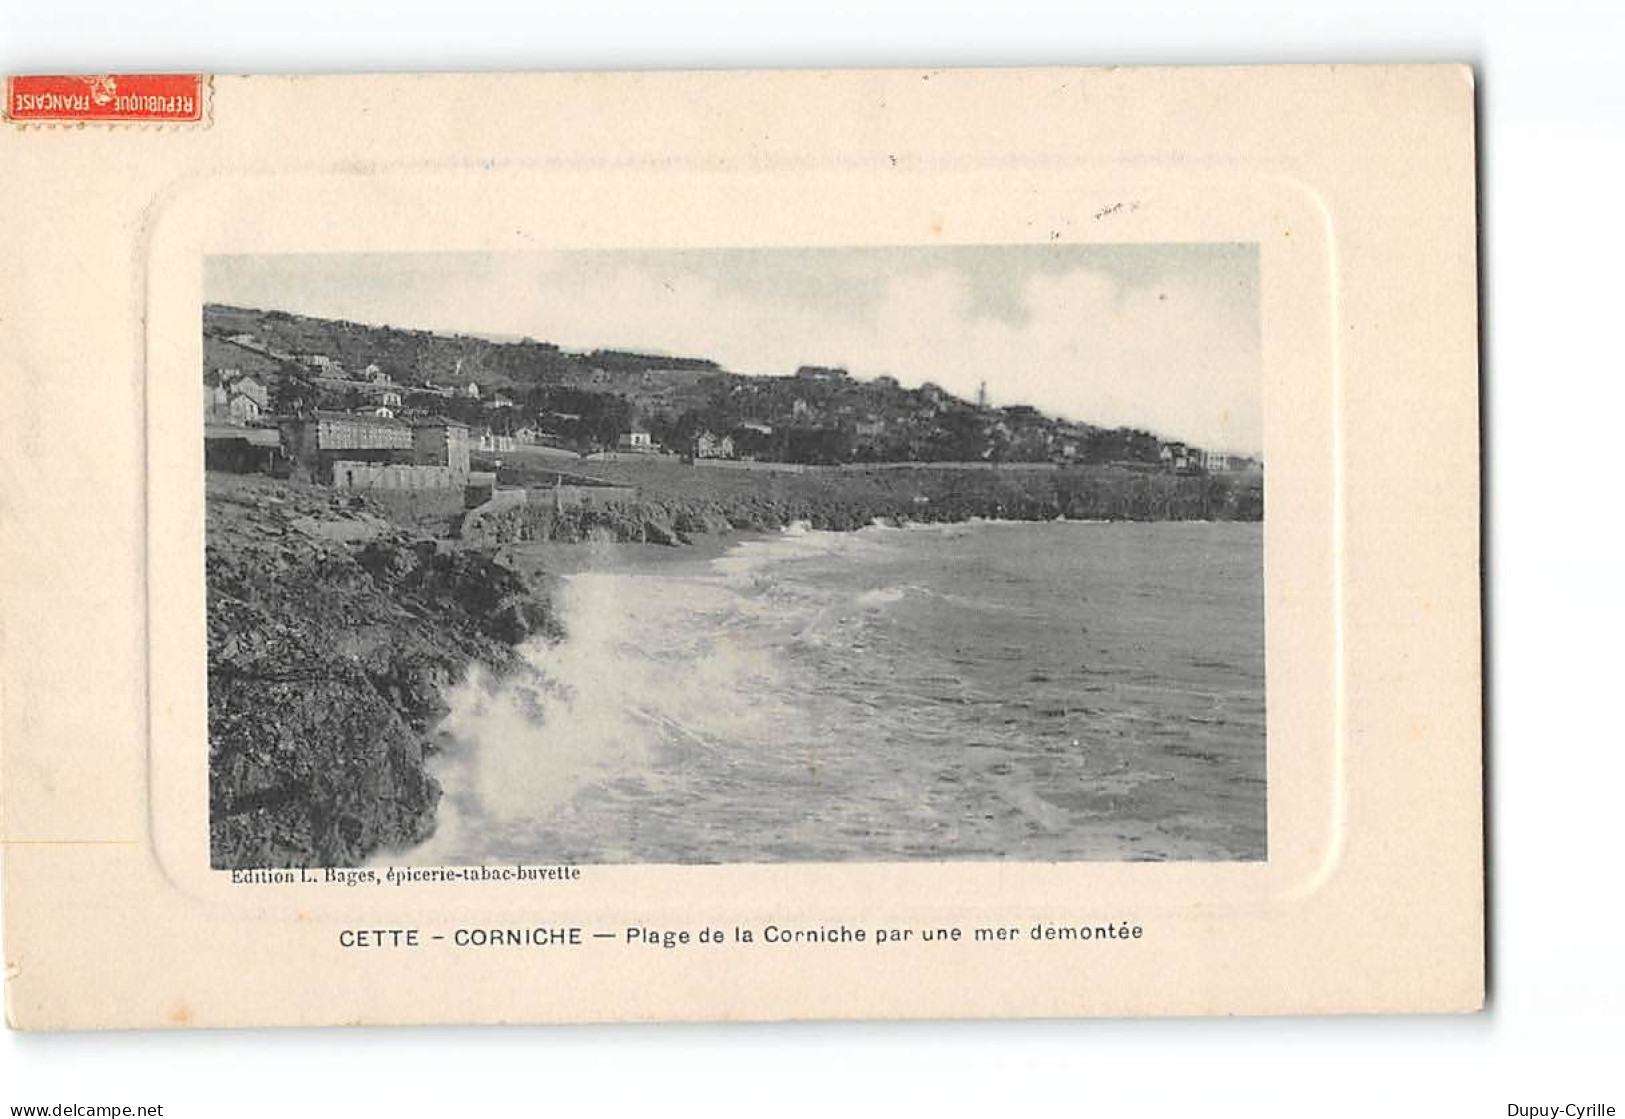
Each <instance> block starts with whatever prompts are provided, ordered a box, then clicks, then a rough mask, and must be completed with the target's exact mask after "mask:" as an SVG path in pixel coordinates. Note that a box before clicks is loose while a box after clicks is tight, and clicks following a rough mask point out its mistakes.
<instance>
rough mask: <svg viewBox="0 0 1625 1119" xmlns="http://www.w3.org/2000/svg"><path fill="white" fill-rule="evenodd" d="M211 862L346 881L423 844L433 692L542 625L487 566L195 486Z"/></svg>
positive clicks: (271, 493)
mask: <svg viewBox="0 0 1625 1119" xmlns="http://www.w3.org/2000/svg"><path fill="white" fill-rule="evenodd" d="M208 508H209V538H208V555H207V580H208V595H209V604H208V606H209V610H208V668H209V799H210V847H211V858H212V862H213V865H214V866H216V867H219V868H228V867H286V866H350V865H354V864H356V863H359V862H362V861H364V860H365V859H367V858H368V857H369V856H371V855H372V854H374V853H375V852H377V851H379V850H381V849H386V848H392V847H403V846H407V845H410V844H412V843H415V842H418V841H421V840H423V839H425V838H427V836H428V835H429V834H430V833H431V832H432V831H433V828H434V814H435V806H436V803H437V802H438V800H439V797H440V789H439V787H438V785H437V784H436V783H435V781H434V778H433V777H432V776H430V774H429V772H428V769H427V767H426V764H425V759H426V755H427V754H428V753H429V752H430V750H431V749H432V745H431V739H430V737H429V736H430V733H431V732H432V730H433V728H434V726H435V724H436V723H437V722H438V721H439V719H440V717H441V715H443V714H444V712H445V708H444V705H443V701H442V699H441V694H442V691H443V690H444V689H445V688H446V686H448V685H449V684H451V683H453V682H455V680H456V679H457V678H458V677H459V676H460V675H461V674H462V673H463V672H464V671H465V670H466V669H467V667H468V666H469V665H470V664H471V663H479V664H483V665H485V666H487V667H489V668H491V669H494V670H496V671H499V672H500V671H504V670H506V669H508V668H509V667H511V666H512V665H513V663H514V658H515V654H514V651H513V647H514V646H515V645H516V644H518V643H519V642H521V641H523V640H525V639H526V638H528V637H530V636H532V635H534V634H537V633H549V634H552V633H555V632H556V624H555V622H554V620H553V617H552V615H551V613H550V612H549V609H548V604H547V599H546V596H545V594H544V593H543V592H542V591H541V589H540V588H538V587H536V586H533V585H531V584H529V583H527V582H526V581H525V580H524V578H523V577H521V576H520V575H519V574H518V573H517V572H515V571H513V570H512V569H510V568H508V567H507V566H505V565H503V564H501V563H499V562H497V561H496V559H495V558H494V557H493V555H492V554H491V553H490V552H489V551H485V550H481V549H478V548H470V547H465V546H460V545H457V544H454V543H452V542H449V541H445V540H436V539H432V538H424V537H421V536H416V535H414V534H413V533H412V532H410V531H408V530H404V529H402V528H401V527H399V526H398V525H397V524H396V523H395V522H393V521H391V520H390V519H389V518H388V516H387V514H386V512H385V511H384V510H383V509H381V507H378V506H376V505H373V504H372V503H370V502H367V501H365V500H363V499H358V498H353V497H344V496H338V495H334V494H332V493H331V492H330V491H329V492H324V491H321V490H313V489H299V488H292V487H287V486H264V485H257V484H255V483H253V482H250V481H248V480H243V479H225V478H216V477H211V479H210V492H209V503H208Z"/></svg>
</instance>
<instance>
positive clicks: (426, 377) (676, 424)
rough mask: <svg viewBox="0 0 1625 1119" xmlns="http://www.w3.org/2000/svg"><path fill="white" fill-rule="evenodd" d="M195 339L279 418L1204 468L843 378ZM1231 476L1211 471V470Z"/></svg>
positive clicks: (724, 454) (885, 384)
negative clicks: (306, 413)
mask: <svg viewBox="0 0 1625 1119" xmlns="http://www.w3.org/2000/svg"><path fill="white" fill-rule="evenodd" d="M203 333H204V373H205V375H206V376H207V375H209V374H212V373H215V372H216V371H218V370H221V369H236V370H240V371H241V372H243V373H245V374H253V375H254V376H256V377H258V378H261V379H262V380H264V381H266V382H267V387H268V388H270V389H271V396H272V402H273V410H276V411H283V412H294V411H302V410H305V409H307V408H310V407H326V408H356V407H360V406H362V405H363V404H365V403H366V402H367V400H368V399H370V397H369V396H368V394H367V393H365V392H363V391H362V382H363V381H365V380H367V379H368V378H369V377H371V378H373V379H376V378H377V376H378V375H379V374H382V376H383V377H385V378H387V379H388V380H389V381H390V382H391V383H393V384H394V385H396V386H399V387H400V389H401V393H400V395H401V396H402V397H403V400H402V403H401V405H400V406H399V409H398V410H399V411H400V412H401V413H402V414H405V415H411V414H414V413H421V414H433V413H440V414H449V415H452V416H455V417H456V418H458V419H461V420H463V421H464V422H467V423H470V424H473V425H475V426H476V427H480V428H487V427H488V428H490V429H491V430H492V431H494V432H497V433H499V434H504V435H507V434H515V433H518V434H519V435H521V436H522V437H523V438H526V439H527V440H530V441H536V442H544V443H552V444H554V445H557V446H562V447H568V448H570V449H574V450H579V451H583V452H587V451H593V450H599V449H604V448H612V447H614V446H615V445H616V443H617V440H618V439H619V438H620V437H621V436H622V435H625V434H626V433H628V432H634V431H646V432H648V433H649V435H650V437H651V441H652V443H653V444H654V445H655V446H656V447H664V448H665V449H667V450H670V451H672V452H674V453H679V454H690V453H696V454H699V455H701V456H706V457H718V458H742V459H759V460H765V461H778V462H794V463H815V464H835V463H853V462H966V461H985V462H1078V463H1094V464H1104V463H1114V462H1128V463H1142V464H1163V465H1166V466H1168V467H1169V469H1171V470H1177V471H1181V472H1187V471H1188V472H1193V473H1194V472H1199V471H1201V470H1203V469H1205V468H1207V467H1208V466H1211V465H1212V463H1210V462H1209V461H1208V460H1207V459H1204V458H1203V457H1202V455H1201V453H1200V452H1199V451H1198V450H1197V449H1196V448H1193V447H1187V446H1186V445H1185V444H1183V443H1180V442H1173V441H1168V440H1164V439H1161V438H1159V437H1158V436H1156V435H1154V434H1152V433H1151V432H1148V431H1143V430H1137V429H1130V428H1110V429H1108V428H1102V427H1098V426H1095V425H1091V424H1087V423H1075V422H1070V421H1068V420H1065V419H1062V418H1058V417H1054V416H1049V415H1046V414H1044V413H1042V412H1040V411H1039V410H1037V409H1036V408H1032V407H1030V406H1026V405H1012V406H1007V407H1002V408H993V407H988V406H985V405H981V404H978V403H973V402H971V401H967V400H964V399H962V398H959V397H956V396H954V395H953V394H952V393H949V392H946V391H945V390H943V389H941V388H940V387H938V386H936V385H933V384H930V383H927V384H923V385H920V386H918V387H916V388H905V387H904V386H902V385H901V384H899V383H898V382H897V381H896V380H895V379H893V378H890V377H877V378H875V379H873V380H859V379H857V378H854V377H852V376H850V375H849V374H848V373H847V372H846V371H845V370H843V369H832V368H825V367H819V366H804V367H803V368H801V369H800V370H798V371H797V372H796V373H794V374H791V375H787V376H770V375H747V374H743V373H738V372H731V371H727V370H724V369H721V368H720V367H719V366H718V365H717V364H716V363H715V362H713V361H710V360H708V359H706V358H703V357H670V356H663V355H658V354H640V353H632V352H625V351H612V350H597V351H591V352H585V353H572V352H569V351H566V350H563V349H561V348H560V347H558V346H556V345H553V344H551V343H548V342H540V341H535V340H531V339H522V340H506V341H504V340H498V339H490V338H480V337H474V336H471V335H460V334H456V335H454V334H438V333H434V332H431V331H423V330H401V329H397V328H395V327H377V326H367V325H364V324H360V323H352V322H345V321H342V320H331V319H319V318H310V317H306V316H301V315H291V314H287V313H285V312H282V311H274V310H255V309H250V308H242V307H228V306H222V305H218V304H209V305H206V306H205V307H204V310H203ZM369 370H370V372H369ZM1252 465H1255V464H1254V463H1251V462H1249V461H1245V460H1242V461H1238V462H1236V463H1235V464H1234V467H1248V466H1252ZM1234 467H1233V466H1232V464H1231V463H1230V462H1229V461H1228V460H1219V465H1218V466H1217V467H1216V468H1217V469H1231V468H1234Z"/></svg>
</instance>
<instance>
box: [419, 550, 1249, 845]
mask: <svg viewBox="0 0 1625 1119" xmlns="http://www.w3.org/2000/svg"><path fill="white" fill-rule="evenodd" d="M616 547H623V548H624V547H625V546H616V545H605V546H604V548H605V556H606V558H607V557H609V556H611V555H612V552H613V549H615V548H616ZM558 604H559V607H560V610H561V613H562V618H563V621H564V624H565V626H566V628H567V631H568V636H567V638H566V639H564V640H563V641H561V642H558V643H554V644H549V643H547V642H545V641H541V640H537V641H535V642H533V643H531V644H529V645H527V646H525V647H524V648H523V649H522V652H523V654H524V657H525V661H526V662H527V664H528V666H529V669H530V670H529V671H527V672H522V673H519V674H517V675H510V676H508V677H507V678H505V679H501V680H497V679H493V678H491V677H490V676H488V675H486V674H484V673H482V672H479V671H475V672H473V673H471V674H470V675H469V677H468V678H467V679H466V680H465V681H463V682H462V683H461V685H459V686H458V687H457V688H456V689H455V690H454V692H453V693H452V694H451V696H450V697H449V700H450V704H451V713H450V715H449V716H448V717H447V718H446V720H445V722H444V725H443V727H442V728H441V733H440V738H439V742H440V748H439V750H438V752H437V753H436V755H435V758H434V761H433V763H432V764H433V771H434V772H435V774H436V776H437V777H438V779H439V780H440V782H441V783H442V786H443V787H444V790H445V796H444V799H443V800H442V802H441V805H440V809H439V815H438V823H437V826H436V831H435V833H434V835H433V836H432V837H431V838H430V840H429V841H428V842H426V843H425V844H423V845H422V846H420V847H418V848H415V849H413V850H411V851H408V852H397V853H394V854H392V855H391V856H390V858H389V861H392V862H396V863H416V864H439V865H451V864H474V863H486V864H490V863H502V862H507V863H524V864H537V863H576V864H610V863H653V864H705V863H792V862H794V863H801V862H895V861H958V860H1019V861H1049V862H1054V861H1071V860H1156V861H1191V860H1202V861H1213V860H1261V859H1263V858H1265V856H1266V797H1265V791H1266V790H1265V780H1266V767H1265V722H1264V711H1265V696H1264V599H1263V535H1262V526H1261V525H1259V524H1246V523H1206V522H1157V523H1131V522H1109V523H1101V522H1060V521H1057V522H1048V523H1036V524H1035V523H1001V522H971V523H967V524H954V525H934V526H909V527H888V526H883V525H876V526H873V527H870V528H867V529H863V530H861V531H857V532H844V533H837V532H819V531H813V530H810V529H808V528H807V527H806V526H804V525H795V526H792V527H791V528H790V529H787V530H785V531H784V532H782V533H778V534H768V535H764V536H758V537H754V538H750V539H746V540H744V541H742V542H740V543H737V544H736V545H734V546H732V547H731V548H728V549H727V550H726V551H724V552H722V554H720V555H708V556H698V557H695V558H693V559H681V558H679V559H677V560H675V561H670V560H668V561H667V562H664V563H660V564H656V565H648V566H642V567H640V566H637V565H633V566H631V567H627V566H625V565H616V564H614V563H608V562H606V563H605V564H604V565H602V566H601V567H599V566H595V565H593V564H590V563H589V564H587V565H585V567H584V569H583V570H580V571H578V572H577V573H575V574H573V575H570V576H568V577H566V578H565V579H564V580H563V581H562V584H561V587H560V590H559V596H558Z"/></svg>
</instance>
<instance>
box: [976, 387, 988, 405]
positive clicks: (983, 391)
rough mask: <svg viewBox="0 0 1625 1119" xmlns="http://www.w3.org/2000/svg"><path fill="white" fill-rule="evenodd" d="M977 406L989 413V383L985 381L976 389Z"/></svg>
mask: <svg viewBox="0 0 1625 1119" xmlns="http://www.w3.org/2000/svg"><path fill="white" fill-rule="evenodd" d="M976 406H977V407H978V408H980V409H982V410H983V411H984V412H985V411H987V382H986V381H983V382H982V383H981V384H980V385H979V386H977V389H976Z"/></svg>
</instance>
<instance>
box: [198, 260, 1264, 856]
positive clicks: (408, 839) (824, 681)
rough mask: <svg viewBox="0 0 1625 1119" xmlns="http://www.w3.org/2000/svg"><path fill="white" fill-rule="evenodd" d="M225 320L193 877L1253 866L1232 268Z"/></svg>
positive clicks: (263, 271) (368, 295)
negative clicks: (204, 826)
mask: <svg viewBox="0 0 1625 1119" xmlns="http://www.w3.org/2000/svg"><path fill="white" fill-rule="evenodd" d="M204 298H205V303H204V306H203V307H202V308H201V329H202V333H203V346H202V353H203V368H202V387H203V400H204V406H203V417H202V418H203V436H204V441H203V451H204V457H205V464H206V475H205V476H206V483H205V484H206V486H207V503H206V505H207V564H206V567H207V592H208V699H209V717H208V727H209V752H208V765H209V802H210V803H209V808H210V816H209V822H210V853H211V863H212V865H213V866H214V867H215V868H217V869H244V868H283V867H358V866H364V865H368V864H379V865H383V864H388V865H404V864H421V865H458V864H485V863H518V864H526V863H544V862H546V863H553V862H559V863H571V864H728V863H863V862H866V863H888V862H956V861H985V860H1007V861H1022V862H1067V861H1085V860H1095V861H1133V862H1148V861H1156V862H1207V863H1213V862H1259V861H1263V860H1265V859H1267V857H1268V855H1269V851H1268V845H1267V841H1266V840H1267V824H1268V819H1269V813H1268V785H1267V779H1266V777H1267V766H1266V740H1265V710H1266V697H1265V671H1264V665H1265V647H1264V645H1265V642H1264V634H1265V626H1264V554H1263V550H1264V534H1263V517H1264V472H1265V469H1266V466H1265V462H1264V458H1263V447H1264V433H1263V416H1262V408H1261V338H1260V331H1261V324H1260V275H1259V252H1258V246H1257V245H1256V244H1246V243H1240V244H1238V243H1220V242H1214V243H1125V244H1110V243H1102V244H1019V245H975V246H944V247H938V246H929V247H921V246H901V247H885V246H871V247H850V248H816V249H803V248H760V249H756V248H751V249H733V248H730V249H714V250H649V251H637V250H624V251H592V252H588V251H573V252H546V253H541V252H538V253H350V254H327V255H316V254H293V255H238V256H212V257H209V258H207V259H206V260H205V261H204Z"/></svg>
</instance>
